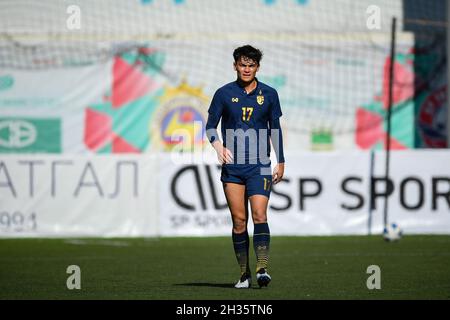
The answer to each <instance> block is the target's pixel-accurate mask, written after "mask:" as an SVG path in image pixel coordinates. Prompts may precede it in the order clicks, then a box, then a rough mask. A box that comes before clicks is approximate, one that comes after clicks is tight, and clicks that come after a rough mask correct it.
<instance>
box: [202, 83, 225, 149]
mask: <svg viewBox="0 0 450 320" xmlns="http://www.w3.org/2000/svg"><path fill="white" fill-rule="evenodd" d="M222 111H223V103H222V99H221V94H220V92H219V90H217V91H216V93H215V94H214V97H213V99H212V101H211V104H210V106H209V109H208V120H207V122H206V136H207V137H208V140H209V142H211V143H213V142H214V141H216V140H219V134H218V132H217V125H218V124H219V121H220V118H221V117H222Z"/></svg>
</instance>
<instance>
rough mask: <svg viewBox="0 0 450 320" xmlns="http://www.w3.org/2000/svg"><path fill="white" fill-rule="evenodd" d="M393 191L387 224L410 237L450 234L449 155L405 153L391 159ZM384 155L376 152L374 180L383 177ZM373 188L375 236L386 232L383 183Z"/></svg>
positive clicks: (425, 152) (435, 151) (397, 153)
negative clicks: (420, 234) (396, 225)
mask: <svg viewBox="0 0 450 320" xmlns="http://www.w3.org/2000/svg"><path fill="white" fill-rule="evenodd" d="M389 171H390V180H391V182H390V183H389V184H390V185H391V186H392V188H393V190H392V192H389V193H390V196H389V200H388V221H389V222H390V223H397V224H399V225H400V226H401V228H402V229H403V230H404V231H405V233H406V234H408V233H436V234H440V233H446V234H448V233H450V151H449V150H445V149H441V150H438V149H435V150H427V151H415V150H404V151H401V152H394V153H393V154H392V157H391V159H390V170H389ZM384 172H385V153H384V152H377V153H376V160H375V176H376V177H383V175H384ZM375 184H376V186H375V187H374V189H376V190H375V192H374V194H375V203H374V205H375V206H376V209H375V210H374V211H373V229H372V231H373V232H374V233H379V232H381V231H382V229H383V224H384V222H383V206H384V197H383V196H382V194H383V193H385V191H386V188H385V183H384V181H377V182H376V183H375Z"/></svg>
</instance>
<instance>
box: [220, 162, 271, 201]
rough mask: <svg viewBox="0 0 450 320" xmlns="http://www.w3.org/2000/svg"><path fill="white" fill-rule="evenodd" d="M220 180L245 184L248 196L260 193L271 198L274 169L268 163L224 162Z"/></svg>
mask: <svg viewBox="0 0 450 320" xmlns="http://www.w3.org/2000/svg"><path fill="white" fill-rule="evenodd" d="M220 180H221V181H222V182H223V183H237V184H242V185H245V188H246V192H247V196H248V197H251V196H253V195H255V194H260V195H263V196H266V197H267V198H270V191H271V190H272V170H271V166H270V163H268V164H224V165H222V174H221V177H220Z"/></svg>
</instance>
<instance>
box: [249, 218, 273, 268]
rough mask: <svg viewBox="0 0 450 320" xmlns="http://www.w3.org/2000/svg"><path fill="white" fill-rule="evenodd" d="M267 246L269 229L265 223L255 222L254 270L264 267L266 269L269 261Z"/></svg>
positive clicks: (268, 243) (268, 244)
mask: <svg viewBox="0 0 450 320" xmlns="http://www.w3.org/2000/svg"><path fill="white" fill-rule="evenodd" d="M269 247H270V230H269V225H268V224H267V222H266V223H258V224H255V229H254V232H253V248H254V249H255V253H256V271H257V272H258V270H259V269H261V268H264V269H267V263H268V261H269Z"/></svg>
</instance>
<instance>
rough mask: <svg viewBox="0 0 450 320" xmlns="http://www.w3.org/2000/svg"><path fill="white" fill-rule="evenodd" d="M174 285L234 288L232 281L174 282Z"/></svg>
mask: <svg viewBox="0 0 450 320" xmlns="http://www.w3.org/2000/svg"><path fill="white" fill-rule="evenodd" d="M174 286H186V287H212V288H234V284H232V283H209V282H192V283H175V284H174Z"/></svg>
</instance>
